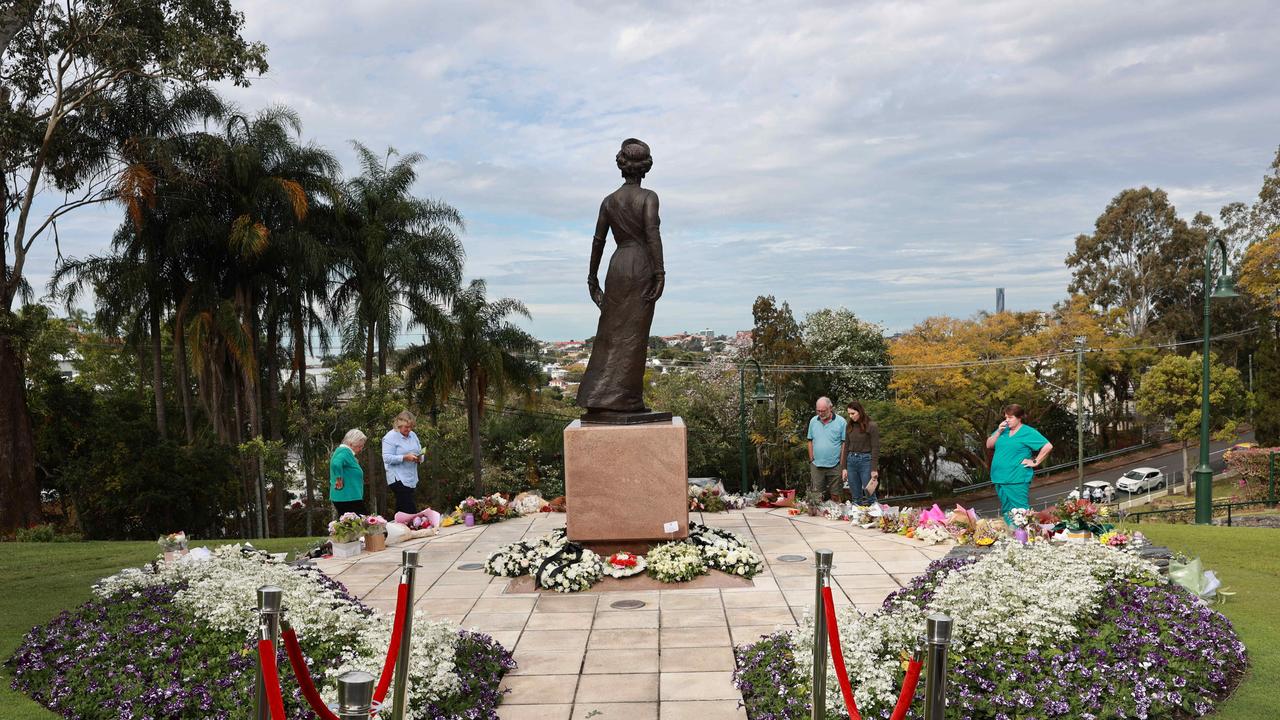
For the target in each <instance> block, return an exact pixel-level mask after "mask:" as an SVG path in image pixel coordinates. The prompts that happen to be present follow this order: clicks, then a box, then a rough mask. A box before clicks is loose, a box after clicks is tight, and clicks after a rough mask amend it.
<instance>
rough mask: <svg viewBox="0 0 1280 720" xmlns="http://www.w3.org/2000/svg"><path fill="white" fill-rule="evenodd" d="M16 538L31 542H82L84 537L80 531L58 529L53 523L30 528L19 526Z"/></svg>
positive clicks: (20, 540)
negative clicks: (70, 531)
mask: <svg viewBox="0 0 1280 720" xmlns="http://www.w3.org/2000/svg"><path fill="white" fill-rule="evenodd" d="M14 539H15V540H17V541H18V542H29V543H61V542H80V541H82V540H84V537H83V536H82V535H80V533H74V532H72V533H64V532H61V531H59V530H58V528H57V527H55V526H54V525H52V524H48V523H46V524H44V525H33V526H31V527H29V528H18V532H17V533H16V534H15V537H14Z"/></svg>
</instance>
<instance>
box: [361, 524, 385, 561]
mask: <svg viewBox="0 0 1280 720" xmlns="http://www.w3.org/2000/svg"><path fill="white" fill-rule="evenodd" d="M364 549H365V550H368V551H369V552H378V551H380V550H386V549H387V519H386V518H384V517H382V516H381V515H366V516H365V518H364Z"/></svg>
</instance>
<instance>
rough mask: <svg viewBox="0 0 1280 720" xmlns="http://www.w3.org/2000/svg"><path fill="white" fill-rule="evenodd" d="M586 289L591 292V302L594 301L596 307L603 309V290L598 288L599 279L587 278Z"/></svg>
mask: <svg viewBox="0 0 1280 720" xmlns="http://www.w3.org/2000/svg"><path fill="white" fill-rule="evenodd" d="M587 291H588V292H590V293H591V302H593V303H595V304H596V307H598V308H600V309H601V310H603V309H604V290H601V289H600V281H598V280H588V281H587Z"/></svg>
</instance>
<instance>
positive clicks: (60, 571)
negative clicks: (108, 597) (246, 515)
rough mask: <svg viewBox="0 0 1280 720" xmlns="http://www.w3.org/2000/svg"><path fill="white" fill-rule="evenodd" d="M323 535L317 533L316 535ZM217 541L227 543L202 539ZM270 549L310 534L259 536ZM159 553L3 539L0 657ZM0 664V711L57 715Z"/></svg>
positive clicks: (127, 546)
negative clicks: (101, 582) (15, 684)
mask: <svg viewBox="0 0 1280 720" xmlns="http://www.w3.org/2000/svg"><path fill="white" fill-rule="evenodd" d="M317 541H318V539H317ZM200 544H201V545H218V544H225V543H200ZM253 544H254V545H255V546H257V547H260V548H262V549H264V550H268V551H270V552H291V551H299V550H305V549H306V548H308V547H310V546H311V545H313V544H314V542H312V541H309V540H307V539H306V538H275V539H271V540H257V541H253ZM157 554H158V552H157V548H156V544H155V542H154V541H151V542H85V543H3V544H0V588H4V589H3V591H2V592H3V598H4V600H3V603H0V607H3V608H4V611H3V612H0V659H7V658H8V657H9V655H11V654H12V653H13V651H14V649H15V648H16V647H17V646H18V643H19V642H21V641H22V637H23V636H24V635H26V634H27V631H28V630H30V629H31V628H32V627H34V626H36V625H40V624H43V623H45V622H48V621H49V619H50V618H52V617H53V616H55V615H57V614H58V613H59V612H61V611H62V610H66V609H70V608H74V607H76V606H78V605H80V604H81V603H83V602H85V601H86V600H88V599H89V587H90V586H91V585H93V583H94V582H95V581H96V580H98V579H100V578H103V577H106V576H107V575H112V574H114V573H116V572H118V571H119V570H120V569H122V568H126V567H137V566H140V565H143V564H145V563H147V562H148V561H150V560H152V559H154V558H155V557H156V555H157ZM9 681H10V677H9V675H8V674H7V672H5V671H4V670H0V717H3V718H5V720H54V719H55V718H57V717H58V716H57V715H54V714H53V713H51V712H49V711H48V710H45V709H44V708H42V707H40V706H39V705H37V704H35V703H34V702H32V701H30V700H28V699H27V698H26V696H24V695H22V694H19V693H16V692H14V691H12V690H10V689H9Z"/></svg>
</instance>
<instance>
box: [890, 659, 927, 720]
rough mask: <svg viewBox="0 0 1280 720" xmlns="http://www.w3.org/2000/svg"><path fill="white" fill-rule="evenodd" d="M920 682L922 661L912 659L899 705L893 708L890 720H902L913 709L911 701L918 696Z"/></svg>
mask: <svg viewBox="0 0 1280 720" xmlns="http://www.w3.org/2000/svg"><path fill="white" fill-rule="evenodd" d="M919 682H920V660H919V659H917V658H911V659H910V660H908V661H907V676H906V677H905V678H903V679H902V692H901V693H899V694H898V704H897V705H895V706H894V708H893V715H890V716H889V720H902V719H903V718H905V717H906V716H907V710H909V709H911V701H912V700H914V699H915V696H916V685H917V684H919Z"/></svg>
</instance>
